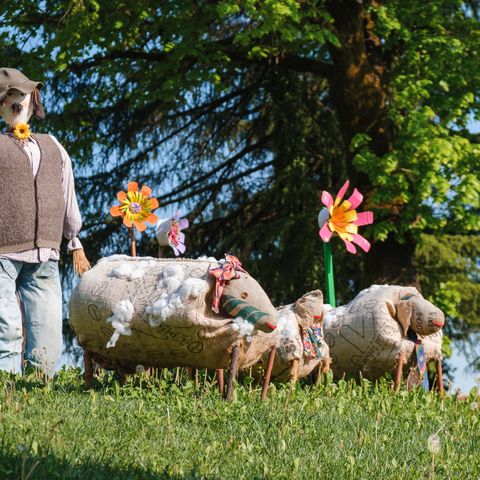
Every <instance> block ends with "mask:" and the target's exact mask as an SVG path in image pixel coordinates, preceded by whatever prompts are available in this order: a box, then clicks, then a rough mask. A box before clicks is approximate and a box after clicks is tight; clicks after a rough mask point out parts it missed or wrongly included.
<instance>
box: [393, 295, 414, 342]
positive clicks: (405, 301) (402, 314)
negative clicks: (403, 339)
mask: <svg viewBox="0 0 480 480" xmlns="http://www.w3.org/2000/svg"><path fill="white" fill-rule="evenodd" d="M411 297H412V295H405V296H404V297H402V298H400V301H399V302H398V304H397V320H398V323H399V324H400V325H401V327H402V329H403V334H404V335H405V336H407V331H408V329H409V327H410V325H411V324H412V316H413V303H412V302H411V301H410V298H411Z"/></svg>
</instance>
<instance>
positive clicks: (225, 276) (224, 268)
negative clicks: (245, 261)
mask: <svg viewBox="0 0 480 480" xmlns="http://www.w3.org/2000/svg"><path fill="white" fill-rule="evenodd" d="M225 259H226V262H225V263H223V264H222V265H220V266H219V267H216V268H211V269H210V270H209V271H208V273H209V274H210V275H213V276H214V277H215V291H214V293H213V305H212V310H213V311H214V312H215V313H218V312H219V310H218V306H219V304H220V299H221V298H222V294H223V289H224V287H225V284H226V283H227V282H228V281H229V280H233V279H236V278H240V275H239V273H238V272H245V270H244V269H243V267H242V264H241V263H240V260H239V259H238V258H237V257H234V256H233V255H228V254H225ZM245 273H246V272H245Z"/></svg>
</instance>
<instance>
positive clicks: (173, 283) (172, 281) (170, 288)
mask: <svg viewBox="0 0 480 480" xmlns="http://www.w3.org/2000/svg"><path fill="white" fill-rule="evenodd" d="M160 284H161V287H162V288H165V290H167V293H173V292H174V291H175V290H176V289H177V288H178V287H179V286H180V285H181V284H182V281H181V280H180V279H179V278H177V277H167V278H162V280H161V281H160Z"/></svg>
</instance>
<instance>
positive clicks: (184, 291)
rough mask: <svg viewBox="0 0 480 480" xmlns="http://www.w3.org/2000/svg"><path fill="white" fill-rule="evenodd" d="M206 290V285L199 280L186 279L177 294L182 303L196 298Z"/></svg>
mask: <svg viewBox="0 0 480 480" xmlns="http://www.w3.org/2000/svg"><path fill="white" fill-rule="evenodd" d="M207 288H208V283H207V282H206V281H205V280H202V279H201V278H187V279H186V280H185V282H183V285H182V286H181V288H180V292H179V293H178V294H179V296H180V298H181V299H182V301H185V300H188V299H189V298H198V297H199V296H200V295H201V294H202V293H203V292H204V291H206V290H207Z"/></svg>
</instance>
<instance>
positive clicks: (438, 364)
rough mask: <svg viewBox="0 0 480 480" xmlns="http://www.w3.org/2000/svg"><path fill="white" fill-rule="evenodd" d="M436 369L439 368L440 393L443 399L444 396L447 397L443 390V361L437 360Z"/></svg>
mask: <svg viewBox="0 0 480 480" xmlns="http://www.w3.org/2000/svg"><path fill="white" fill-rule="evenodd" d="M436 367H437V382H438V391H439V392H440V398H443V397H444V395H445V390H444V388H443V372H442V359H441V358H437V361H436Z"/></svg>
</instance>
